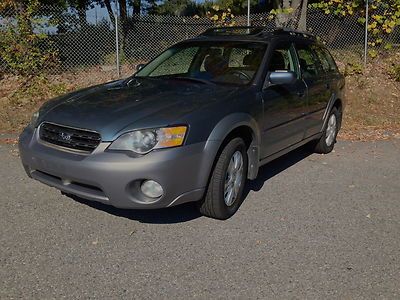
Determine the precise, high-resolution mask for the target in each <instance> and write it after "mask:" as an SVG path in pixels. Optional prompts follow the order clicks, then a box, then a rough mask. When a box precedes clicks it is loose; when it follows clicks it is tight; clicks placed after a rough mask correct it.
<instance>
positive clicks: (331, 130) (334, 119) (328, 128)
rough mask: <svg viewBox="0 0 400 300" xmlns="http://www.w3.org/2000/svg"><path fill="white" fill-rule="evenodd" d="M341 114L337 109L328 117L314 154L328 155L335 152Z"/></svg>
mask: <svg viewBox="0 0 400 300" xmlns="http://www.w3.org/2000/svg"><path fill="white" fill-rule="evenodd" d="M339 118H340V114H339V112H338V110H337V108H336V107H334V108H332V110H331V112H330V113H329V116H328V121H327V123H326V125H325V128H324V131H323V134H322V136H321V138H320V139H319V141H318V142H317V143H316V144H315V147H314V152H316V153H322V154H327V153H330V152H331V151H332V150H333V147H334V146H335V143H336V137H337V134H338V132H339V122H340V119H339Z"/></svg>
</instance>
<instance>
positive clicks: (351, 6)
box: [311, 0, 400, 57]
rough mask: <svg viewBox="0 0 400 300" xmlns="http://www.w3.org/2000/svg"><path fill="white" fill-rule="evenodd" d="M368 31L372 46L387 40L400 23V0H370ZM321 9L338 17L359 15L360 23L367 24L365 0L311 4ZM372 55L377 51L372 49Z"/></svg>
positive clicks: (342, 0) (340, 0) (387, 46)
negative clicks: (386, 37)
mask: <svg viewBox="0 0 400 300" xmlns="http://www.w3.org/2000/svg"><path fill="white" fill-rule="evenodd" d="M369 4H370V5H369V15H370V21H369V22H368V31H369V32H370V35H371V36H372V40H371V41H370V42H369V44H370V46H372V47H378V46H381V45H382V44H383V43H384V41H385V36H388V35H390V34H391V33H392V32H393V31H394V30H395V28H396V27H398V26H399V25H400V0H369ZM311 6H312V7H314V8H318V9H321V10H322V11H324V13H325V14H327V15H329V14H333V15H335V16H336V17H339V18H343V17H346V16H352V15H359V16H360V18H359V19H358V20H359V22H360V24H363V25H364V24H365V21H366V19H365V8H366V2H365V0H335V1H319V2H317V3H314V4H312V5H311ZM384 48H385V49H390V48H392V44H391V43H389V42H387V43H385V45H384ZM370 55H371V56H373V57H374V56H376V55H377V51H376V50H374V49H372V50H370Z"/></svg>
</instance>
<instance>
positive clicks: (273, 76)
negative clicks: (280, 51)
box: [269, 71, 297, 84]
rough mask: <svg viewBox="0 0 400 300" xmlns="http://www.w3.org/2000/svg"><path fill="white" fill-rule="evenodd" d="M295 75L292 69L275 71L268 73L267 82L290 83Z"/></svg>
mask: <svg viewBox="0 0 400 300" xmlns="http://www.w3.org/2000/svg"><path fill="white" fill-rule="evenodd" d="M296 79H297V76H296V74H295V73H294V72H292V71H275V72H271V73H269V82H270V83H272V84H292V83H294V82H295V81H296Z"/></svg>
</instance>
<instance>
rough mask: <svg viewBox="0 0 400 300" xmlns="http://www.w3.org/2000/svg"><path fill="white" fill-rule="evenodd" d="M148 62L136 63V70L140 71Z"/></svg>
mask: <svg viewBox="0 0 400 300" xmlns="http://www.w3.org/2000/svg"><path fill="white" fill-rule="evenodd" d="M145 65H146V64H138V65H136V71H140V70H141V69H142V68H143V67H144V66H145Z"/></svg>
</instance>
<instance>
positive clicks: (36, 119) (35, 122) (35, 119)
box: [29, 111, 39, 128]
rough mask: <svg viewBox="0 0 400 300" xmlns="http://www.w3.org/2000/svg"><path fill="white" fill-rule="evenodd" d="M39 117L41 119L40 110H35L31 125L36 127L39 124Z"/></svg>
mask: <svg viewBox="0 0 400 300" xmlns="http://www.w3.org/2000/svg"><path fill="white" fill-rule="evenodd" d="M38 119H39V111H37V112H35V113H34V114H33V115H32V118H31V122H30V123H29V125H30V126H31V127H32V128H35V127H36V126H37V121H38Z"/></svg>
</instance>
